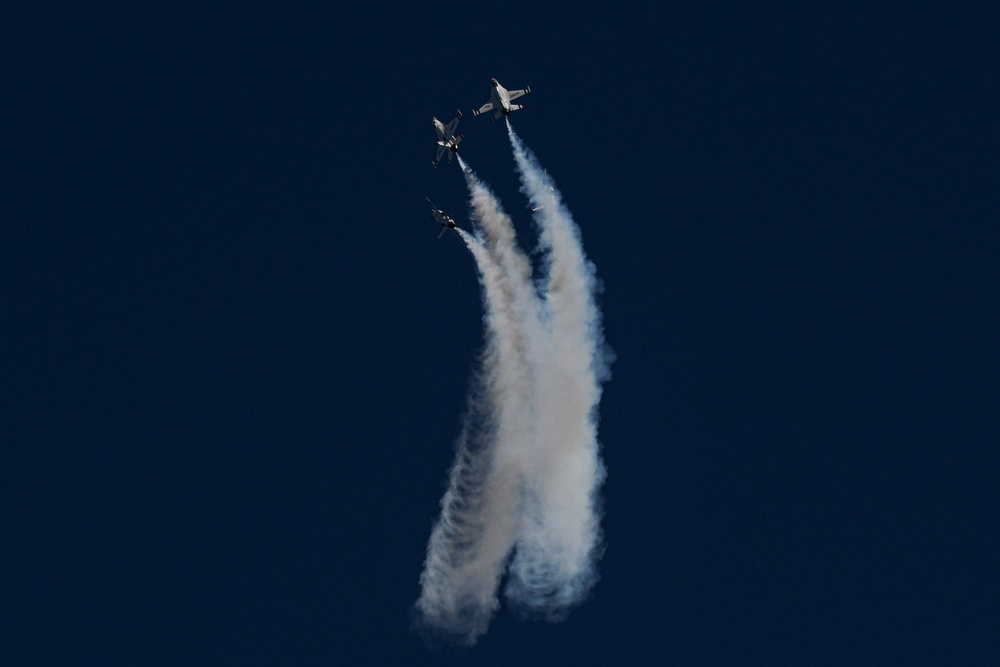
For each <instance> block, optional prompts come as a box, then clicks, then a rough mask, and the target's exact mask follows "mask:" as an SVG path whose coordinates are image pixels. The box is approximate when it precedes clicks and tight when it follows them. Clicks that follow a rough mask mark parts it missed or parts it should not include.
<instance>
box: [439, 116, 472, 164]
mask: <svg viewBox="0 0 1000 667" xmlns="http://www.w3.org/2000/svg"><path fill="white" fill-rule="evenodd" d="M461 117H462V112H461V111H459V112H458V115H457V116H455V118H454V120H452V121H451V122H450V123H448V126H447V127H445V124H444V123H442V122H441V121H439V120H438V119H437V118H433V117H432V118H431V123H432V124H433V125H434V129H435V130H437V135H438V140H437V145H438V150H437V156H436V157H435V158H434V166H435V167H436V166H438V164H440V162H441V158H443V157H444V155H445V153H447V152H448V151H451V152H450V153H448V164H451V158H452V156H453V155H454V154H455V153H457V152H458V144H460V143H461V142H462V139H463V138H464V137H465V135H464V134H459V135H457V136H456V135H455V129H456V128H458V119H459V118H461Z"/></svg>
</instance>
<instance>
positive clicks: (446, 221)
mask: <svg viewBox="0 0 1000 667" xmlns="http://www.w3.org/2000/svg"><path fill="white" fill-rule="evenodd" d="M424 199H426V200H427V203H428V204H430V205H431V220H433V221H434V222H436V223H438V224H439V225H441V231H440V232H438V235H437V237H438V238H441V235H442V234H444V233H445V232H446V231H448V230H449V229H455V230H457V229H458V225H457V224H456V223H455V218H453V217H451V216H450V215H448V214H447V213H445V212H444V211H442V210H441V209H439V208H438V207H437V206H435V205H434V202H432V201H431V200H430V199H429V198H428V197H424Z"/></svg>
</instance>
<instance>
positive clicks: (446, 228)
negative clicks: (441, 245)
mask: <svg viewBox="0 0 1000 667" xmlns="http://www.w3.org/2000/svg"><path fill="white" fill-rule="evenodd" d="M446 231H448V226H447V225H441V231H440V232H438V235H437V238H441V237H442V236H444V233H445V232H446Z"/></svg>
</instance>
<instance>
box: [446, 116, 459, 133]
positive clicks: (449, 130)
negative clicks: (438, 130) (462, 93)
mask: <svg viewBox="0 0 1000 667" xmlns="http://www.w3.org/2000/svg"><path fill="white" fill-rule="evenodd" d="M458 119H459V117H458V116H455V120H453V121H451V122H450V123H448V127H447V128H446V129H445V136H448V137H450V136H452V135H454V134H455V129H456V128H458Z"/></svg>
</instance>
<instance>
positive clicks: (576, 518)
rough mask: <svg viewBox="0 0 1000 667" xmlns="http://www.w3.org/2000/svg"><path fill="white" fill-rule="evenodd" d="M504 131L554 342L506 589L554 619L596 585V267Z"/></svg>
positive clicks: (602, 370)
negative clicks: (525, 202) (529, 217)
mask: <svg viewBox="0 0 1000 667" xmlns="http://www.w3.org/2000/svg"><path fill="white" fill-rule="evenodd" d="M507 130H508V133H509V136H510V141H511V146H512V147H513V149H514V157H515V160H516V162H517V167H518V172H519V174H520V177H521V183H522V188H521V189H522V191H523V192H524V193H525V194H526V195H527V196H528V198H529V200H530V201H531V205H532V208H533V209H534V218H535V222H536V224H537V226H538V229H539V244H540V247H541V250H542V251H543V253H544V269H543V272H542V275H543V279H542V284H541V290H542V296H543V298H544V299H545V314H546V320H547V324H548V328H549V331H550V338H549V341H550V343H551V344H550V346H549V349H548V350H547V351H546V353H545V354H543V355H541V365H540V367H539V369H538V372H537V378H538V386H537V396H538V403H537V408H536V411H537V415H538V422H537V424H538V425H537V433H538V448H537V451H538V454H539V456H538V457H537V460H536V461H534V465H533V466H532V467H531V468H530V469H529V470H528V471H526V473H527V474H526V476H525V487H526V491H527V493H526V495H525V498H526V503H525V508H524V515H523V517H522V521H521V525H520V532H519V535H518V543H517V551H516V555H515V557H514V560H513V562H512V563H511V575H512V577H511V580H510V582H509V583H508V586H507V591H506V592H507V596H508V598H509V599H510V600H511V601H512V602H514V603H516V604H517V605H519V606H521V607H522V608H523V609H524V610H525V611H527V612H528V613H533V614H540V615H543V616H545V617H548V618H550V619H559V618H562V617H563V616H564V615H565V614H566V612H567V611H568V609H569V608H570V607H572V606H573V605H575V604H577V603H579V602H580V601H582V600H583V598H584V597H585V596H586V595H587V593H588V592H589V590H590V588H591V587H592V586H593V584H594V583H595V581H596V569H595V565H596V559H597V557H598V556H599V555H600V543H601V533H600V524H599V509H600V508H599V498H598V490H599V488H600V485H601V483H602V482H603V480H604V474H605V473H604V467H603V465H602V464H601V461H600V457H599V452H598V443H597V404H598V401H599V400H600V395H601V382H602V380H604V379H606V376H607V357H606V348H605V346H604V342H603V335H602V331H601V322H600V313H599V311H598V309H597V306H596V303H595V300H594V295H595V291H596V287H597V283H596V278H595V270H594V266H593V264H592V263H591V262H589V261H588V260H587V259H586V257H585V255H584V253H583V246H582V244H581V241H580V232H579V229H578V228H577V226H576V224H575V223H574V221H573V218H572V216H571V215H570V213H569V211H568V210H567V209H566V207H565V206H564V205H563V203H562V199H561V197H560V195H559V193H558V192H557V191H556V189H555V185H554V183H553V182H552V180H551V179H550V178H549V177H548V175H547V174H546V173H545V172H544V171H543V170H542V168H541V167H540V166H539V165H538V162H537V159H536V158H535V157H534V155H533V154H531V153H530V152H529V151H528V150H527V149H526V148H525V147H524V145H523V144H522V143H521V141H520V139H518V137H517V135H516V134H514V131H513V129H512V128H511V126H510V123H509V122H508V124H507Z"/></svg>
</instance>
